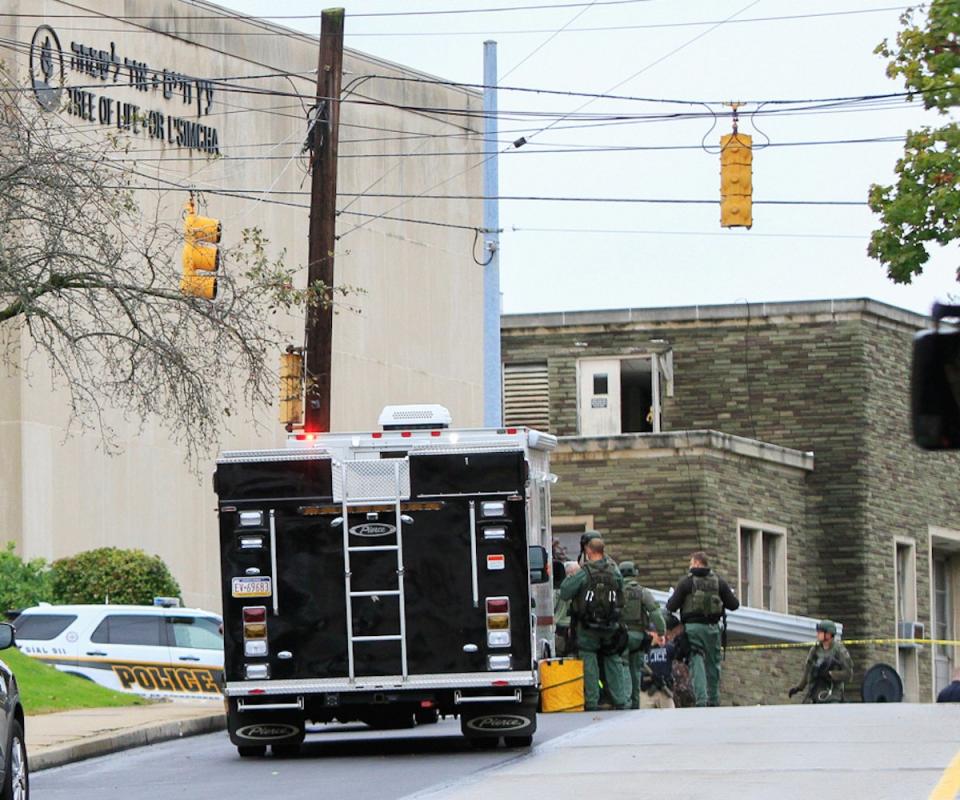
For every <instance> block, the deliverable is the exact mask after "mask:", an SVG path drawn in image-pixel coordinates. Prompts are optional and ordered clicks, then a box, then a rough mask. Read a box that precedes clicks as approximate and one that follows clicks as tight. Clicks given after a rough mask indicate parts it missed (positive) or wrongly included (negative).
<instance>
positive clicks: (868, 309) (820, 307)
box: [500, 298, 929, 331]
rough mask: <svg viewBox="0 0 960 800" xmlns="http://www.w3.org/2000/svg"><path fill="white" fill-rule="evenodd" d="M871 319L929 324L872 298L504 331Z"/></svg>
mask: <svg viewBox="0 0 960 800" xmlns="http://www.w3.org/2000/svg"><path fill="white" fill-rule="evenodd" d="M863 317H873V318H874V319H879V320H883V321H885V322H888V323H893V324H897V325H902V326H905V327H907V328H912V329H915V330H918V329H921V328H924V327H926V326H927V325H928V324H929V318H928V317H925V316H923V315H922V314H916V313H914V312H913V311H908V310H906V309H903V308H897V307H896V306H891V305H888V304H887V303H881V302H879V301H877V300H871V299H869V298H851V299H833V300H798V301H794V302H779V303H750V304H749V305H748V304H746V303H731V304H726V305H706V306H670V307H665V308H617V309H603V310H598V311H554V312H544V313H532V314H504V315H503V316H502V317H501V322H500V324H501V327H502V328H503V329H504V330H505V331H506V330H518V329H519V330H521V331H522V330H523V329H530V328H582V327H587V328H589V327H592V326H606V325H632V326H636V327H639V328H650V327H658V326H662V325H669V324H673V325H676V324H684V323H687V324H689V323H710V324H711V325H714V326H715V325H717V324H722V323H724V322H728V323H732V322H737V321H742V322H743V323H746V324H754V325H757V324H761V323H764V322H766V323H771V322H773V323H784V322H798V321H800V322H808V323H809V322H815V321H838V320H840V319H860V318H863Z"/></svg>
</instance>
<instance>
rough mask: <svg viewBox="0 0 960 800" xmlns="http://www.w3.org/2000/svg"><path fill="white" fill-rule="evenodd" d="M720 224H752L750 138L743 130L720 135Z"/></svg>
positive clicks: (732, 226)
mask: <svg viewBox="0 0 960 800" xmlns="http://www.w3.org/2000/svg"><path fill="white" fill-rule="evenodd" d="M720 225H721V227H724V228H750V227H752V226H753V137H751V136H747V135H746V134H744V133H736V132H734V133H729V134H727V135H726V136H721V137H720Z"/></svg>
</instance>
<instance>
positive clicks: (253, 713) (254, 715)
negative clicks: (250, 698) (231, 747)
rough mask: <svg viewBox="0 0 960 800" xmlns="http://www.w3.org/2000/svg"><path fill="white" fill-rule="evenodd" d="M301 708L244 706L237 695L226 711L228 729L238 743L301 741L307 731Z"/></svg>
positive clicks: (285, 743)
mask: <svg viewBox="0 0 960 800" xmlns="http://www.w3.org/2000/svg"><path fill="white" fill-rule="evenodd" d="M305 728H306V719H305V716H304V713H303V711H302V710H294V709H290V710H288V709H264V710H262V711H260V710H255V707H254V709H251V707H250V706H247V707H246V708H245V709H244V710H241V709H240V708H239V706H238V702H237V700H236V699H235V698H231V699H230V705H229V710H228V711H227V731H228V732H229V734H230V741H231V742H232V743H233V744H235V745H236V746H237V747H257V746H263V745H277V746H284V745H299V744H300V743H301V742H302V741H303V737H304V735H305V733H306V730H305Z"/></svg>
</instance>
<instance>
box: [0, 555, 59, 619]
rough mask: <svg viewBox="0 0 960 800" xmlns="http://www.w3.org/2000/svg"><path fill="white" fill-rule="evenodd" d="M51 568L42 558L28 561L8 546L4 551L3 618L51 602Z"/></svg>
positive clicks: (0, 561)
mask: <svg viewBox="0 0 960 800" xmlns="http://www.w3.org/2000/svg"><path fill="white" fill-rule="evenodd" d="M50 596H51V589H50V567H49V565H48V564H47V562H46V561H45V560H44V559H42V558H34V559H31V560H30V561H25V560H24V559H22V558H20V556H18V555H17V554H16V552H15V550H14V544H13V542H7V546H6V549H4V550H0V614H2V613H3V612H4V611H8V610H10V609H15V608H27V607H29V606H35V605H36V604H37V603H39V602H41V601H43V600H50Z"/></svg>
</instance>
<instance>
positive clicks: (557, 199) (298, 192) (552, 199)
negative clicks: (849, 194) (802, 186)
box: [133, 171, 867, 230]
mask: <svg viewBox="0 0 960 800" xmlns="http://www.w3.org/2000/svg"><path fill="white" fill-rule="evenodd" d="M133 172H134V174H135V175H140V176H141V177H146V178H148V179H150V180H157V178H155V177H154V176H152V175H142V173H137V172H136V171H133ZM164 182H166V183H169V181H164ZM172 185H174V186H175V187H176V188H180V189H185V190H190V189H195V188H196V187H194V186H190V185H180V184H172ZM196 190H197V191H203V192H212V191H220V190H213V189H203V188H196ZM224 191H227V190H224ZM229 191H232V192H236V193H238V194H243V195H244V196H245V197H249V196H251V195H259V194H263V195H293V196H298V197H303V196H308V195H309V194H310V192H308V191H305V190H303V189H268V190H263V189H255V188H254V189H246V188H244V189H236V188H234V189H231V190H229ZM337 196H338V197H368V198H374V199H386V200H401V199H402V200H406V201H410V200H501V201H504V202H508V201H511V202H541V203H613V204H621V203H623V204H652V205H717V204H719V203H720V200H719V199H716V200H701V199H696V198H683V197H586V196H562V195H495V196H492V195H482V194H426V193H423V194H404V193H400V192H396V193H395V192H376V193H374V192H339V191H338V192H337ZM753 204H754V205H755V206H756V205H761V206H763V205H767V206H866V205H867V201H866V200H756V199H755V200H754V201H753ZM470 230H473V228H472V227H471V228H470Z"/></svg>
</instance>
